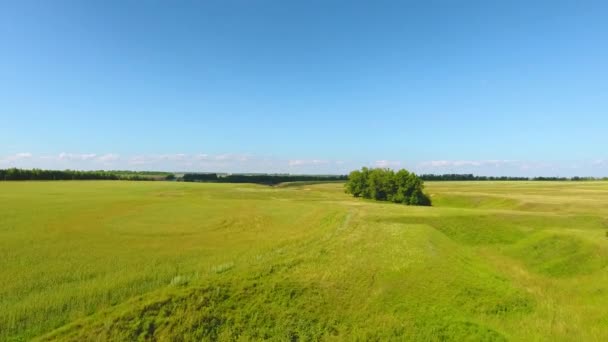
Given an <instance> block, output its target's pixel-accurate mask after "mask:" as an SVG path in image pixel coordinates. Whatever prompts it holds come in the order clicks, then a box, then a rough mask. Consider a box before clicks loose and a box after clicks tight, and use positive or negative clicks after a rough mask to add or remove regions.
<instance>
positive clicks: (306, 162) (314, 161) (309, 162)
mask: <svg viewBox="0 0 608 342" xmlns="http://www.w3.org/2000/svg"><path fill="white" fill-rule="evenodd" d="M327 164H329V161H327V160H321V159H294V160H290V161H289V166H307V165H327Z"/></svg>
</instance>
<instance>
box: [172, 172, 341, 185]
mask: <svg viewBox="0 0 608 342" xmlns="http://www.w3.org/2000/svg"><path fill="white" fill-rule="evenodd" d="M346 178H347V177H346V176H345V175H337V176H335V175H287V174H278V175H272V174H229V175H218V174H217V173H186V174H184V176H183V177H182V179H181V180H182V181H184V182H212V183H256V184H265V185H276V184H279V183H285V182H302V181H308V182H310V181H321V182H325V181H343V180H346Z"/></svg>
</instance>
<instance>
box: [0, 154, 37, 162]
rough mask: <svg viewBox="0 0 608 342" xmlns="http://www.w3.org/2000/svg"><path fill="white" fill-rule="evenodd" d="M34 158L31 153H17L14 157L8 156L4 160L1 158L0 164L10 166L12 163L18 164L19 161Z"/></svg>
mask: <svg viewBox="0 0 608 342" xmlns="http://www.w3.org/2000/svg"><path fill="white" fill-rule="evenodd" d="M32 157H33V155H32V154H31V153H29V152H21V153H15V154H12V155H8V156H6V157H4V158H0V163H2V164H10V163H13V162H17V161H20V160H24V159H31V158H32Z"/></svg>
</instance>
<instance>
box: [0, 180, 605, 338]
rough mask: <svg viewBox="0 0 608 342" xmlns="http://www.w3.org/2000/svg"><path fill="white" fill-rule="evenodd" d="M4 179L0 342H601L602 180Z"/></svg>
mask: <svg viewBox="0 0 608 342" xmlns="http://www.w3.org/2000/svg"><path fill="white" fill-rule="evenodd" d="M427 191H428V193H430V194H431V196H432V200H433V203H434V206H433V207H407V206H402V205H397V204H390V203H380V202H371V201H365V200H360V199H354V198H351V197H349V196H348V195H346V194H344V193H343V188H342V185H341V184H336V183H330V184H302V185H294V184H291V185H290V186H287V187H267V186H261V185H247V184H199V183H172V182H120V181H69V182H60V181H57V182H0V270H1V271H0V340H2V341H4V340H30V339H33V338H38V339H40V340H56V339H60V340H73V341H83V340H137V339H141V340H147V339H150V340H152V339H157V340H201V339H202V340H216V339H217V340H236V339H240V340H259V339H275V340H281V341H284V340H298V339H299V340H317V339H326V340H390V339H393V340H429V341H432V340H455V341H463V340H485V341H500V340H514V341H532V340H547V341H606V340H608V267H607V266H608V235H607V230H608V182H556V183H552V182H462V183H460V182H443V183H431V182H429V183H427Z"/></svg>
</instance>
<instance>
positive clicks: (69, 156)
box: [57, 152, 97, 161]
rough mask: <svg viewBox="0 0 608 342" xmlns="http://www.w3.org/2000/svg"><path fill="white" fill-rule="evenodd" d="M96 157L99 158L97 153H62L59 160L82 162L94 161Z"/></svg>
mask: <svg viewBox="0 0 608 342" xmlns="http://www.w3.org/2000/svg"><path fill="white" fill-rule="evenodd" d="M95 157H97V154H95V153H85V154H78V153H65V152H61V153H59V156H58V157H57V158H58V159H59V160H80V161H86V160H91V159H93V158H95Z"/></svg>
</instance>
